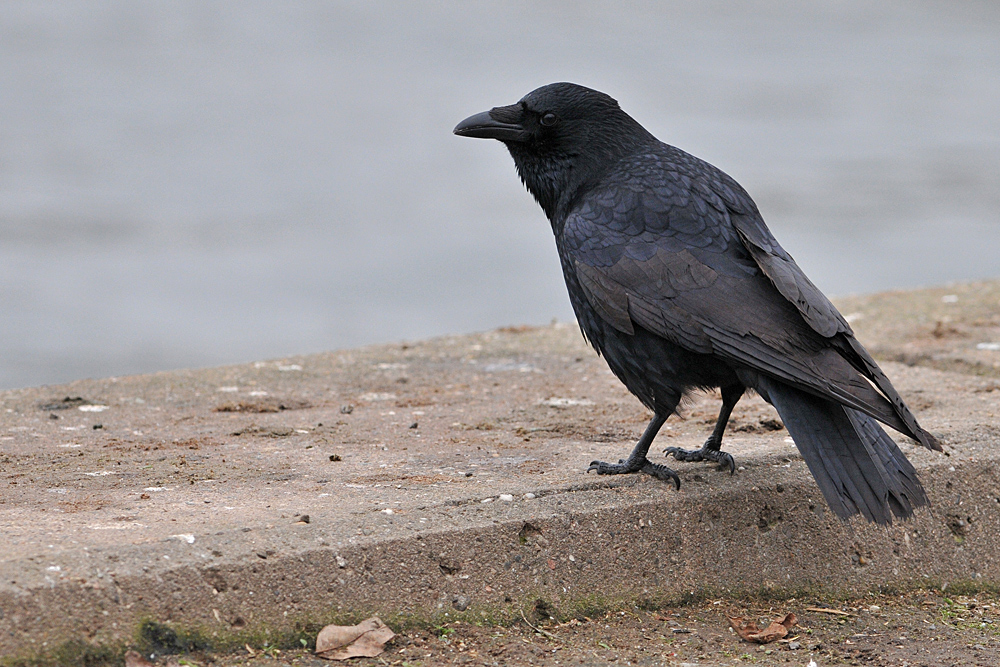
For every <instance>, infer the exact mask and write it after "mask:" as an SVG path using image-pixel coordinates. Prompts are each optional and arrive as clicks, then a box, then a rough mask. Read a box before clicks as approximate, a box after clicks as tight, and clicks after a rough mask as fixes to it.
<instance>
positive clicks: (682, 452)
mask: <svg viewBox="0 0 1000 667" xmlns="http://www.w3.org/2000/svg"><path fill="white" fill-rule="evenodd" d="M713 444H714V443H713V442H712V441H711V439H709V441H708V442H706V443H705V444H704V446H703V447H702V448H701V449H681V448H680V447H667V448H666V449H664V450H663V453H664V454H666V455H667V456H673V457H674V458H675V459H677V460H678V461H688V462H692V461H714V462H715V463H718V464H719V470H725V469H726V468H729V474H730V475H734V474H736V459H734V458H733V456H732V454H730V453H729V452H723V451H720V450H719V449H717V448H715V447H713Z"/></svg>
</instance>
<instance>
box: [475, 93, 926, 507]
mask: <svg viewBox="0 0 1000 667" xmlns="http://www.w3.org/2000/svg"><path fill="white" fill-rule="evenodd" d="M455 134H457V135H460V136H463V137H479V138H484V139H497V140H499V141H501V142H503V144H504V145H505V146H506V147H507V150H509V151H510V154H511V156H512V157H513V158H514V165H515V166H516V168H517V173H518V175H519V176H520V177H521V180H522V181H523V182H524V185H525V186H526V187H527V189H528V191H529V192H530V193H531V194H532V195H533V196H534V197H535V199H536V200H537V201H538V203H539V204H540V205H541V207H542V209H543V210H544V211H545V215H546V216H547V217H548V219H549V221H550V222H551V224H552V231H553V233H554V234H555V239H556V247H557V248H558V251H559V259H560V260H561V262H562V270H563V275H564V277H565V279H566V287H567V288H568V290H569V297H570V301H571V302H572V305H573V310H574V312H575V313H576V317H577V320H578V322H579V324H580V328H581V330H582V331H583V335H584V336H585V337H586V339H587V340H588V341H589V342H590V344H591V345H593V346H594V348H595V349H596V350H597V352H598V354H601V355H603V356H604V358H605V360H606V361H607V363H608V365H609V366H610V367H611V370H612V371H613V372H614V374H615V375H616V376H618V378H619V379H620V380H621V381H622V382H623V383H624V384H625V386H626V387H627V388H628V389H629V391H631V392H632V393H633V394H635V395H636V397H638V399H639V400H640V401H642V403H643V404H644V405H645V406H646V407H648V408H649V409H650V410H652V411H653V413H654V416H653V418H652V420H651V421H650V422H649V425H648V426H647V427H646V429H645V431H644V433H643V434H642V437H641V438H640V439H639V441H638V443H637V444H636V446H635V449H633V451H632V453H631V454H630V455H629V457H628V458H627V459H624V460H620V461H619V462H618V463H605V462H603V461H594V462H592V463H591V464H590V468H589V469H588V470H594V471H596V472H597V474H599V475H617V474H623V473H633V472H640V471H641V472H645V473H649V474H651V475H653V476H655V477H657V478H659V479H663V480H670V481H672V482H673V483H674V484H675V485H676V486H677V488H680V478H679V477H678V476H677V473H676V472H674V471H673V470H671V469H670V468H668V467H667V466H665V465H662V464H655V463H652V462H650V461H649V460H648V459H647V458H646V454H647V452H648V451H649V447H650V445H651V444H652V442H653V438H655V437H656V434H657V432H658V431H659V430H660V427H662V426H663V424H664V422H665V421H666V420H667V417H669V416H670V415H671V414H672V413H674V412H675V411H676V410H677V406H678V404H679V403H680V401H681V399H682V398H683V397H684V395H685V394H686V393H687V392H690V391H692V390H695V389H709V388H716V387H717V388H719V389H720V390H721V394H722V409H721V411H720V412H719V418H718V421H717V422H716V424H715V429H714V430H713V431H712V434H711V435H710V436H709V437H708V439H707V440H706V441H705V444H704V445H703V446H702V447H701V449H698V450H683V449H680V448H677V447H670V448H668V449H666V450H665V452H666V453H667V454H668V455H672V456H674V458H676V459H678V460H680V461H715V462H717V463H719V464H720V466H726V467H728V468H729V470H730V472H733V471H735V468H736V464H735V461H734V460H733V457H732V456H731V455H730V454H728V453H727V452H724V451H722V450H721V446H722V436H723V433H724V432H725V428H726V423H727V422H728V420H729V416H730V414H731V413H732V411H733V408H734V406H735V405H736V403H737V402H738V401H739V400H740V397H742V396H743V394H744V393H746V392H747V390H752V391H755V392H757V393H758V394H759V395H760V396H761V397H763V398H764V400H766V401H767V402H768V403H770V404H771V405H773V406H774V407H775V409H776V410H777V411H778V414H779V415H780V416H781V419H782V421H783V422H784V424H785V427H786V428H787V429H788V432H789V434H790V435H791V436H792V439H793V440H794V441H795V445H796V446H797V447H798V449H799V452H800V453H801V454H802V458H803V459H805V462H806V464H807V465H808V467H809V470H810V471H811V472H812V474H813V477H814V478H815V479H816V482H817V484H818V485H819V488H820V491H821V492H822V493H823V497H824V498H825V499H826V501H827V503H829V505H830V507H831V508H832V509H833V511H834V512H835V513H836V514H837V516H838V517H840V518H841V519H848V518H850V517H851V516H853V515H855V514H861V515H863V516H864V517H865V518H867V519H868V520H870V521H874V522H876V523H880V524H889V523H892V518H893V516H894V515H895V516H896V517H900V518H907V517H909V516H911V515H912V514H913V509H914V508H915V507H919V506H922V505H926V504H927V503H928V500H927V496H926V494H925V493H924V489H923V487H922V485H921V484H920V480H919V479H918V478H917V474H916V471H915V470H914V468H913V466H912V464H911V463H910V462H909V461H908V460H907V459H906V456H905V455H904V454H903V453H902V452H901V451H900V449H899V447H898V446H897V445H896V443H895V442H893V440H892V439H891V438H890V437H889V436H888V435H887V434H886V432H885V431H884V430H883V429H882V427H881V426H880V425H879V422H881V423H883V424H886V425H887V426H890V427H892V428H893V429H895V430H897V431H899V432H900V433H903V434H905V435H907V436H909V437H911V438H913V439H914V440H916V441H918V442H919V443H920V444H922V445H924V446H925V447H927V448H929V449H934V450H939V451H940V450H941V445H940V444H939V443H938V441H937V439H936V438H935V437H934V436H933V435H931V434H930V433H928V432H927V431H925V430H924V429H922V428H921V427H920V425H919V424H918V423H917V420H916V418H915V417H914V416H913V413H912V412H910V410H909V408H907V406H906V404H905V403H904V402H903V399H902V398H900V396H899V393H898V392H897V391H896V390H895V388H893V386H892V384H891V383H890V382H889V378H888V377H886V375H885V373H883V372H882V370H881V369H880V368H879V367H878V364H876V363H875V361H874V360H873V359H872V357H871V355H869V354H868V352H867V350H865V348H864V347H862V345H861V343H859V342H858V341H857V339H856V338H855V337H854V333H853V331H852V330H851V327H850V325H849V324H848V323H847V321H846V320H845V319H844V317H843V316H842V315H841V314H840V313H839V312H838V311H837V309H836V308H835V307H834V306H833V304H832V303H830V301H829V299H827V298H826V296H824V295H823V293H822V292H820V291H819V289H817V288H816V286H815V285H813V284H812V282H810V280H809V279H808V278H807V277H806V275H805V274H804V273H803V272H802V269H800V268H799V267H798V265H797V264H796V263H795V261H794V260H793V259H792V257H791V256H790V255H789V254H788V253H787V252H785V251H784V249H782V247H781V246H780V245H778V242H777V241H776V240H775V238H774V236H772V235H771V232H770V231H769V230H768V228H767V226H766V225H765V224H764V220H763V219H762V218H761V215H760V213H759V212H758V210H757V206H756V204H754V202H753V200H752V199H751V198H750V195H749V194H747V192H746V191H745V190H744V189H743V188H742V187H741V186H740V185H739V184H738V183H737V182H736V181H735V180H733V179H732V178H731V177H729V176H728V175H727V174H725V173H723V172H722V171H720V170H719V169H717V168H715V167H714V166H712V165H710V164H708V163H707V162H705V161H703V160H700V159H698V158H696V157H694V156H693V155H690V154H688V153H685V152H684V151H682V150H680V149H678V148H675V147H673V146H669V145H667V144H664V143H662V142H660V141H659V140H657V139H656V137H654V136H653V135H652V134H650V133H649V132H648V131H646V130H645V129H644V128H643V127H642V126H641V125H640V124H639V123H638V122H636V121H635V120H634V119H632V117H630V116H629V115H628V114H626V113H625V112H624V111H622V110H621V108H619V106H618V103H617V102H616V101H615V100H614V99H612V98H611V97H609V96H608V95H606V94H604V93H601V92H598V91H596V90H591V89H589V88H585V87H583V86H579V85H576V84H571V83H554V84H551V85H548V86H543V87H542V88H539V89H537V90H535V91H533V92H531V93H528V94H527V95H526V96H525V97H524V98H522V99H521V101H520V102H518V103H517V104H512V105H509V106H501V107H495V108H493V109H491V110H490V111H486V112H483V113H480V114H476V115H474V116H471V117H469V118H467V119H465V120H464V121H462V122H461V123H459V124H458V126H457V127H456V128H455Z"/></svg>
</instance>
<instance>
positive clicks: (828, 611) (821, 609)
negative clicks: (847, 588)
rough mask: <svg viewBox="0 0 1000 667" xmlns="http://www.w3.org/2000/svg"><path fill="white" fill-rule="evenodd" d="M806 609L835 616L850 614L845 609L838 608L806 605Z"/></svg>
mask: <svg viewBox="0 0 1000 667" xmlns="http://www.w3.org/2000/svg"><path fill="white" fill-rule="evenodd" d="M806 611H818V612H819V613H821V614H836V615H837V616H850V615H851V614H849V613H848V612H846V611H840V610H839V609H827V608H826V607H806Z"/></svg>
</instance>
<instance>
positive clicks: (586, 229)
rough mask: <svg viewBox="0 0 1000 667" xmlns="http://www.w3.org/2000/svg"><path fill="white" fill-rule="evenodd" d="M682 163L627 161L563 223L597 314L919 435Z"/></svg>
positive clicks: (565, 242) (562, 236) (565, 249)
mask: <svg viewBox="0 0 1000 667" xmlns="http://www.w3.org/2000/svg"><path fill="white" fill-rule="evenodd" d="M685 155H686V154H685ZM692 159H694V158H692ZM684 167H685V165H683V164H678V163H677V162H676V161H674V160H666V159H663V158H662V157H661V156H645V159H643V160H640V161H637V162H634V163H632V164H629V165H626V166H625V168H623V169H619V170H618V171H616V172H615V173H614V174H613V175H610V176H608V177H606V178H605V179H604V182H603V184H602V185H601V186H600V187H599V188H596V189H594V190H592V191H591V192H589V193H588V195H587V196H586V197H585V198H584V199H583V200H582V201H581V202H580V203H579V204H578V205H577V207H576V208H575V209H574V211H573V212H572V213H571V214H570V215H569V216H568V217H567V219H566V220H565V222H564V224H563V225H562V228H561V230H559V233H558V234H557V239H558V241H559V243H560V246H561V250H562V253H563V255H564V258H565V261H566V263H567V268H568V269H570V270H572V272H573V274H574V276H575V278H576V280H577V281H578V282H579V284H580V286H581V287H582V289H583V292H584V294H585V295H586V297H587V300H588V301H589V302H590V304H591V305H592V306H593V307H594V309H595V310H596V311H597V312H598V314H600V315H601V317H602V318H604V319H605V320H606V321H607V322H608V323H609V324H611V325H612V326H614V327H615V328H616V329H618V330H620V331H622V332H624V333H633V332H634V326H635V325H636V324H637V325H639V326H641V327H643V328H645V329H647V330H649V331H651V332H653V333H655V334H657V335H659V336H662V337H664V338H666V339H667V340H670V341H671V342H673V343H675V344H677V345H680V346H681V347H684V348H685V349H688V350H691V351H692V352H699V353H702V354H714V355H716V356H719V357H722V358H724V359H728V360H730V361H733V362H736V363H738V364H741V365H744V366H746V367H749V368H752V369H755V370H757V371H760V372H763V373H766V374H767V375H769V376H771V377H774V378H776V379H780V380H783V381H785V382H788V383H790V384H792V385H794V386H797V387H800V388H801V389H803V390H805V391H809V392H811V393H813V394H816V395H819V396H823V397H825V398H830V399H833V400H836V401H838V402H840V403H842V404H844V405H847V406H850V407H853V408H855V409H858V410H861V411H862V412H865V413H868V414H870V415H871V416H872V417H875V418H876V419H879V420H880V421H882V422H884V423H886V424H888V425H889V426H892V427H893V428H895V429H898V430H900V431H902V432H904V433H910V429H909V428H907V425H906V424H904V423H903V422H902V421H901V420H900V418H899V416H898V415H897V414H896V411H895V410H894V409H893V406H892V405H891V404H890V403H889V401H887V400H886V398H885V397H884V396H882V395H881V394H880V393H879V392H878V391H876V390H875V388H874V387H873V386H872V385H871V383H870V382H868V381H867V380H866V379H865V378H864V377H863V376H862V375H861V373H859V372H858V370H857V369H855V368H854V367H853V366H852V365H851V364H850V363H848V361H847V360H846V359H845V358H844V357H843V356H841V354H840V353H839V352H838V351H837V350H836V349H834V348H833V347H831V345H830V341H829V340H828V339H827V338H825V337H824V336H823V335H821V334H820V333H819V332H818V331H816V330H815V329H814V328H813V327H812V326H811V325H810V324H809V323H807V320H806V319H805V316H804V315H803V314H802V313H801V310H800V309H799V308H798V307H797V305H796V304H793V302H792V301H791V300H789V299H788V298H786V297H785V296H784V295H783V294H782V293H781V292H780V290H778V289H776V284H775V283H774V282H772V279H771V278H770V276H769V275H767V273H766V271H764V270H763V269H762V268H761V267H760V266H759V264H758V263H757V261H756V256H755V255H754V254H753V252H752V251H748V249H747V247H746V246H745V245H744V243H745V241H744V240H743V234H742V233H741V232H740V231H739V230H738V229H737V228H736V227H735V226H734V225H733V222H732V217H731V214H730V208H729V206H728V204H727V202H726V201H725V200H724V199H723V197H721V196H719V195H718V194H716V192H715V191H714V189H713V188H712V187H711V183H710V182H708V181H706V180H705V179H701V178H697V177H694V178H693V177H692V176H691V171H690V170H689V169H685V168H684ZM764 229H765V230H766V227H765V228H764ZM768 236H769V234H768ZM772 238H773V237H772ZM775 246H776V247H779V248H780V246H777V244H776V243H775ZM790 259H791V258H789V261H790ZM791 265H792V266H794V262H792V263H791ZM795 268H796V269H797V268H798V267H795ZM799 273H801V271H799ZM803 278H804V276H803ZM809 285H811V283H809ZM812 289H813V290H816V288H815V287H813V288H812ZM816 292H817V293H819V292H818V290H816ZM823 298H824V299H825V297H823ZM827 303H829V302H827ZM829 308H830V309H831V310H832V313H834V314H836V315H837V317H838V318H839V313H837V311H836V308H834V307H833V305H832V304H830V305H829ZM844 326H846V322H844Z"/></svg>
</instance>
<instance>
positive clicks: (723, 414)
mask: <svg viewBox="0 0 1000 667" xmlns="http://www.w3.org/2000/svg"><path fill="white" fill-rule="evenodd" d="M744 391H746V387H744V386H743V385H741V384H734V385H730V386H728V387H723V388H722V409H721V410H719V418H718V419H717V420H716V421H715V428H714V429H713V430H712V435H710V436H708V440H706V441H705V444H704V445H702V446H701V449H681V448H680V447H667V448H666V449H664V450H663V453H664V454H666V455H667V456H673V457H674V458H675V459H677V460H678V461H715V462H716V463H718V464H719V469H720V470H724V469H726V468H729V474H733V473H735V472H736V460H735V459H733V457H732V455H731V454H729V453H728V452H724V451H722V434H723V433H725V432H726V424H727V423H728V422H729V416H730V415H732V414H733V408H735V407H736V404H737V403H738V402H739V400H740V398H741V397H742V396H743V392H744Z"/></svg>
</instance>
